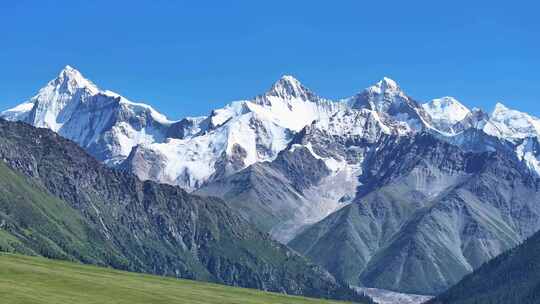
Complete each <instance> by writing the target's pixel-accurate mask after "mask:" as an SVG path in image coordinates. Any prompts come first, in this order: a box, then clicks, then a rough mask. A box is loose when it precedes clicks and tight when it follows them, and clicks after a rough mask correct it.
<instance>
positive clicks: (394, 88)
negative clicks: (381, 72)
mask: <svg viewBox="0 0 540 304" xmlns="http://www.w3.org/2000/svg"><path fill="white" fill-rule="evenodd" d="M366 91H369V92H371V93H374V94H383V93H385V92H400V91H401V89H400V87H399V85H398V84H397V82H396V81H394V80H393V79H391V78H388V77H383V79H381V80H380V81H378V82H377V83H376V84H374V85H372V86H370V87H368V88H367V89H366Z"/></svg>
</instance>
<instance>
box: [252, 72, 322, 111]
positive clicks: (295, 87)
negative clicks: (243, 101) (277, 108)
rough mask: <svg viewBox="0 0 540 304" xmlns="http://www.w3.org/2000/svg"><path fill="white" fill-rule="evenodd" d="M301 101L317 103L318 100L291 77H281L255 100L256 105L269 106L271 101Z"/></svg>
mask: <svg viewBox="0 0 540 304" xmlns="http://www.w3.org/2000/svg"><path fill="white" fill-rule="evenodd" d="M276 99H278V100H285V101H289V100H302V101H312V102H317V101H319V100H320V98H319V97H318V96H317V95H315V94H314V93H313V92H312V91H311V90H310V89H308V88H306V87H305V86H304V85H302V83H300V81H298V79H296V78H294V77H293V76H291V75H283V76H282V77H281V78H280V79H279V80H278V81H276V82H275V83H274V84H273V85H272V87H271V88H270V89H269V90H268V91H267V92H266V93H264V94H263V95H259V96H257V97H256V98H255V100H254V101H255V102H256V103H258V104H266V105H268V104H271V102H272V100H276Z"/></svg>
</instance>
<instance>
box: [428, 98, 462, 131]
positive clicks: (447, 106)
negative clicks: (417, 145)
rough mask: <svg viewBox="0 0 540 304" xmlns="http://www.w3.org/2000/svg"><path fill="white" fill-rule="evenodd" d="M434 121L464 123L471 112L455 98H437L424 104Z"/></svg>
mask: <svg viewBox="0 0 540 304" xmlns="http://www.w3.org/2000/svg"><path fill="white" fill-rule="evenodd" d="M422 107H423V108H424V110H426V111H427V112H428V114H429V115H430V116H431V119H432V120H436V121H445V122H447V123H450V124H455V123H457V122H458V121H462V120H463V119H465V117H466V116H467V115H468V114H469V113H471V111H470V110H469V109H468V108H467V107H466V106H464V105H463V104H462V103H461V102H459V101H458V100H457V99H455V98H454V97H450V96H446V97H441V98H436V99H433V100H431V101H430V102H427V103H424V104H422Z"/></svg>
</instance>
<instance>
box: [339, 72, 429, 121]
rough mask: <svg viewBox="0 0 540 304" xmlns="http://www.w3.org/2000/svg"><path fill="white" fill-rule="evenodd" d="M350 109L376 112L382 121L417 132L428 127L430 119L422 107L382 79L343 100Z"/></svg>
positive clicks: (393, 82) (391, 83)
mask: <svg viewBox="0 0 540 304" xmlns="http://www.w3.org/2000/svg"><path fill="white" fill-rule="evenodd" d="M345 102H347V103H348V104H349V106H350V107H351V108H352V109H369V110H373V111H377V112H378V113H379V115H381V116H382V119H383V120H389V119H390V120H393V121H394V122H398V123H400V124H401V127H400V128H403V127H405V128H409V129H410V130H411V131H419V130H422V129H424V128H426V127H427V126H429V125H430V121H431V118H430V117H429V115H428V114H427V113H426V111H425V110H424V109H423V108H422V106H421V105H420V104H419V103H418V102H417V101H415V100H414V99H412V98H411V97H409V96H408V95H407V94H405V92H404V91H403V90H402V89H401V87H400V86H399V85H398V84H397V83H396V81H394V80H392V79H390V78H388V77H384V78H383V79H382V80H380V81H378V82H377V83H375V84H374V85H372V86H370V87H368V88H366V89H364V90H363V91H361V92H360V93H358V94H356V95H354V96H352V97H349V98H347V99H345Z"/></svg>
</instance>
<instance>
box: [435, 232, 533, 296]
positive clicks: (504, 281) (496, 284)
mask: <svg viewBox="0 0 540 304" xmlns="http://www.w3.org/2000/svg"><path fill="white" fill-rule="evenodd" d="M539 302H540V233H536V234H534V235H533V236H532V237H530V238H529V239H527V240H526V241H525V242H524V243H523V244H521V245H519V246H518V247H516V248H514V249H511V250H509V251H507V252H505V253H503V254H501V255H499V256H498V257H496V258H495V259H493V260H491V261H489V262H488V263H486V264H484V265H483V266H482V267H480V268H478V269H477V270H476V271H474V272H473V273H472V274H470V275H468V276H466V277H465V278H463V280H461V281H460V282H459V283H458V284H456V285H455V286H453V287H452V288H450V289H449V290H448V291H446V292H444V293H442V294H441V295H439V296H438V297H437V298H435V299H433V300H432V301H430V302H428V303H429V304H458V303H459V304H468V303H471V304H472V303H474V304H488V303H489V304H497V303H520V304H535V303H539Z"/></svg>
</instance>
